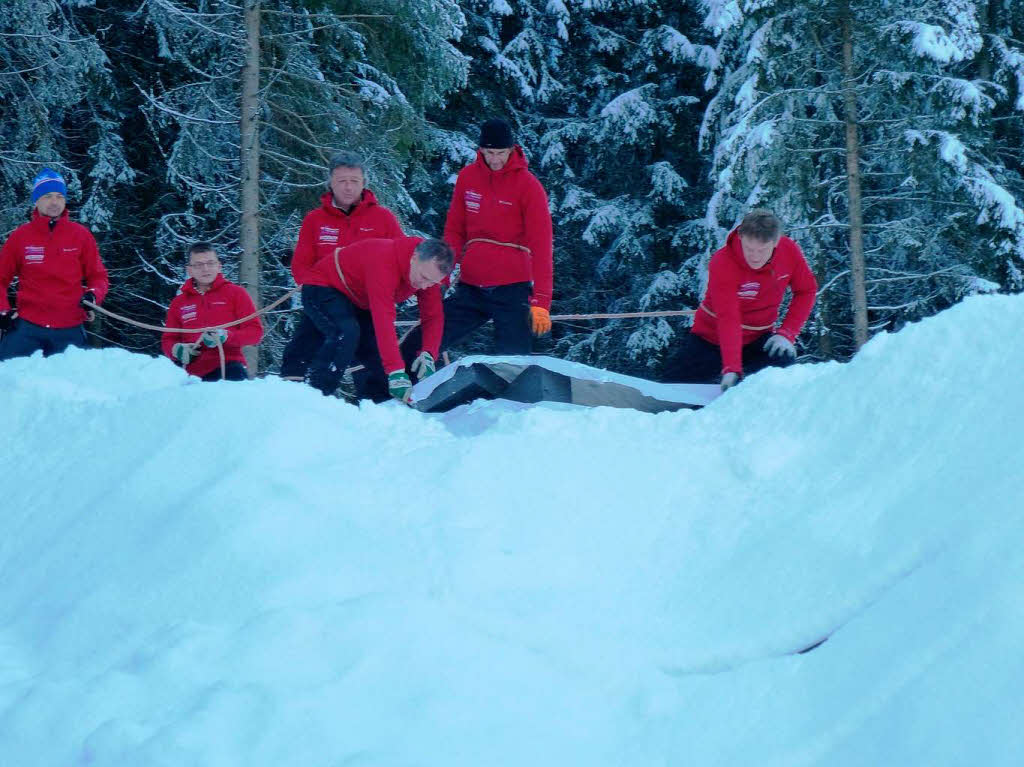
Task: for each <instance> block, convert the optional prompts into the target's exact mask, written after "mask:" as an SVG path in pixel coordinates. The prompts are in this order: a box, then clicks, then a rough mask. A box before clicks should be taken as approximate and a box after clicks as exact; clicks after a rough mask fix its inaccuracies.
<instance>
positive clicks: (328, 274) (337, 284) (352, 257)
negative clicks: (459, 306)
mask: <svg viewBox="0 0 1024 767" xmlns="http://www.w3.org/2000/svg"><path fill="white" fill-rule="evenodd" d="M421 242H423V238H422V237H400V238H398V239H395V240H363V241H362V242H357V243H355V244H353V245H349V246H348V247H347V248H342V249H341V250H340V251H339V252H338V264H339V265H340V266H341V272H342V274H343V275H344V281H343V280H342V278H341V277H340V276H339V275H338V268H337V266H335V260H334V254H333V253H332V254H331V255H330V256H328V257H327V258H322V259H320V260H319V261H317V262H316V264H315V265H314V266H313V269H312V271H311V272H310V276H309V280H308V282H307V283H306V284H307V285H321V286H323V287H328V288H334V289H335V290H340V291H341V292H342V293H344V294H345V295H346V296H348V297H349V299H350V300H351V301H352V303H353V304H355V305H356V306H358V307H359V308H360V309H364V310H368V311H369V312H370V314H371V315H372V317H373V330H374V333H375V334H376V336H377V349H378V350H379V351H380V359H381V362H383V363H384V370H386V371H387V372H389V373H390V372H392V371H394V370H404V369H405V363H404V362H403V361H402V354H401V352H400V351H399V350H398V335H397V334H396V333H395V316H396V313H395V306H396V305H397V304H400V303H402V302H403V301H407V300H409V298H410V297H411V296H412V295H413V294H414V293H415V294H416V301H417V303H418V304H419V308H420V322H421V323H422V325H423V348H422V349H421V350H420V351H428V352H430V353H431V354H432V355H433V356H434V358H435V359H436V358H437V351H438V347H439V346H440V345H441V334H442V332H443V331H444V312H443V311H442V309H441V288H440V287H438V286H437V285H434V286H432V287H429V288H427V289H426V290H416V289H415V288H414V287H413V286H412V284H411V283H410V282H409V263H410V261H411V260H412V258H413V253H412V252H413V250H415V248H416V246H417V245H419V244H420V243H421Z"/></svg>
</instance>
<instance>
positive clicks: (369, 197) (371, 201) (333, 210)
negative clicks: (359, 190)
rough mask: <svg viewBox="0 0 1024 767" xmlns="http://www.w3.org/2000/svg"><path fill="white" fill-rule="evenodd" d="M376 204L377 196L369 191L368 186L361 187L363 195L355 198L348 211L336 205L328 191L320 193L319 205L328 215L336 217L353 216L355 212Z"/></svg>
mask: <svg viewBox="0 0 1024 767" xmlns="http://www.w3.org/2000/svg"><path fill="white" fill-rule="evenodd" d="M376 204H377V196H376V195H375V194H374V193H373V192H372V191H370V189H369V188H366V189H363V196H362V197H360V198H359V199H358V200H356V204H355V205H353V206H352V210H350V211H349V212H348V213H345V211H343V210H341V209H340V208H338V207H336V206H335V204H334V195H333V194H331V192H330V191H327V192H324V193H323V194H322V195H320V207H321V208H322V209H323V210H324V211H326V213H327V215H329V216H336V217H338V218H345V217H346V216H354V215H355V214H356V213H357V212H361V211H364V210H366V209H367V208H371V207H373V206H374V205H376Z"/></svg>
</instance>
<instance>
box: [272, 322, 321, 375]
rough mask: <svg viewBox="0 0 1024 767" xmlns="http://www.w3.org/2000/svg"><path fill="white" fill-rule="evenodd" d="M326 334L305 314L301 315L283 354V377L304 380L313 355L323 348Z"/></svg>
mask: <svg viewBox="0 0 1024 767" xmlns="http://www.w3.org/2000/svg"><path fill="white" fill-rule="evenodd" d="M323 343H324V334H323V333H321V332H320V331H319V330H317V329H316V325H315V324H314V323H313V320H311V319H310V318H309V317H308V316H307V315H306V313H305V312H303V313H302V314H300V315H299V324H298V326H297V327H296V328H295V333H294V334H293V335H292V337H291V340H290V341H288V345H287V346H285V347H284V352H283V353H282V354H281V376H282V377H285V376H287V377H294V378H303V377H305V375H306V373H307V372H308V371H309V363H310V362H311V361H312V360H313V355H315V354H316V353H317V350H318V349H319V348H320V347H321V346H323Z"/></svg>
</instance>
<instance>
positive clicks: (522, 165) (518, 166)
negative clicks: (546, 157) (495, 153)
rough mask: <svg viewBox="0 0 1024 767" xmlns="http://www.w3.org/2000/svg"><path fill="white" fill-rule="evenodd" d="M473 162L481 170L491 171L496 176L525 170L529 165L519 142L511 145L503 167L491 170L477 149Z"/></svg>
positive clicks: (482, 154)
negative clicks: (474, 161) (510, 150)
mask: <svg viewBox="0 0 1024 767" xmlns="http://www.w3.org/2000/svg"><path fill="white" fill-rule="evenodd" d="M475 164H476V165H479V166H480V168H481V169H482V170H485V171H487V172H488V173H493V174H494V175H496V176H504V175H506V174H509V173H515V172H516V171H517V170H527V169H528V168H529V166H530V163H529V161H528V160H527V159H526V153H525V152H523V148H522V147H521V146H519V144H516V145H515V146H514V147H512V154H511V155H509V158H508V162H507V163H505V167H504V168H502V169H501V170H491V169H490V167H489V166H488V165H487V161H486V160H484V153H483V152H482V151H481V150H479V149H477V150H476V163H475Z"/></svg>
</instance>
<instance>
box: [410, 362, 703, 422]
mask: <svg viewBox="0 0 1024 767" xmlns="http://www.w3.org/2000/svg"><path fill="white" fill-rule="evenodd" d="M718 394H719V387H718V386H716V385H713V384H663V383H655V382H654V381H647V380H645V379H643V378H635V377H633V376H627V375H622V374H620V373H610V372H608V371H607V370H601V369H599V368H592V367H590V366H588V365H582V364H580V363H578V362H566V361H565V360H560V359H555V358H554V357H540V356H537V357H534V356H529V357H483V356H472V357H463V358H462V359H460V360H459V361H458V362H456V363H454V364H452V365H448V366H447V367H444V368H442V369H441V370H439V371H437V372H436V373H435V374H434V375H432V376H430V377H429V378H427V379H426V380H424V381H421V382H420V383H418V384H416V386H415V387H414V388H413V395H412V406H413V407H415V408H416V409H417V410H421V411H423V412H425V413H440V412H445V411H447V410H451V409H452V408H455V407H458V406H459V405H464V404H466V403H467V402H472V401H473V400H475V399H506V400H512V401H514V402H567V403H571V404H574V405H585V406H588V407H597V406H601V405H603V406H606V407H620V408H631V409H633V410H640V411H643V412H645V413H660V412H663V411H669V410H679V409H681V408H691V409H695V408H700V407H703V406H704V405H706V404H708V403H709V402H711V400H713V399H714V398H715V397H717V396H718Z"/></svg>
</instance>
